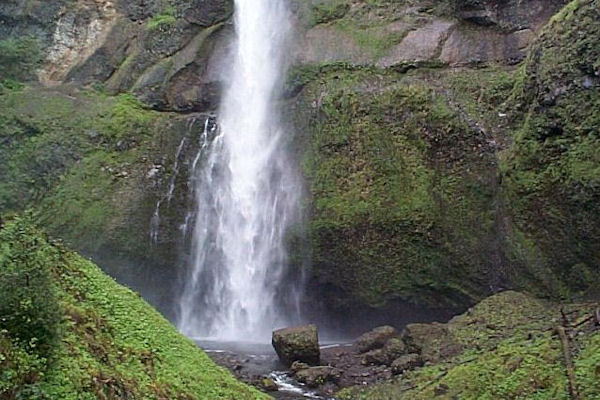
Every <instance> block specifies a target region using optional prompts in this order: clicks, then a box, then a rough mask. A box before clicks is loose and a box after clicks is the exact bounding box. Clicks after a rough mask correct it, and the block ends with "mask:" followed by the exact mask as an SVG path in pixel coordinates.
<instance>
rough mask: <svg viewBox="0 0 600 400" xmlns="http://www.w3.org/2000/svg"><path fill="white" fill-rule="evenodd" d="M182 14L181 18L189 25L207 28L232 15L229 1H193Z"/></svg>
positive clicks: (231, 6) (231, 4)
mask: <svg viewBox="0 0 600 400" xmlns="http://www.w3.org/2000/svg"><path fill="white" fill-rule="evenodd" d="M187 3H191V4H190V6H189V8H187V9H185V11H184V12H183V18H184V19H185V20H186V21H188V22H189V23H191V24H195V25H199V26H202V27H208V26H212V25H215V24H217V23H219V22H223V21H225V20H226V19H227V18H229V17H230V16H231V14H232V13H233V3H232V1H231V0H194V1H191V2H187Z"/></svg>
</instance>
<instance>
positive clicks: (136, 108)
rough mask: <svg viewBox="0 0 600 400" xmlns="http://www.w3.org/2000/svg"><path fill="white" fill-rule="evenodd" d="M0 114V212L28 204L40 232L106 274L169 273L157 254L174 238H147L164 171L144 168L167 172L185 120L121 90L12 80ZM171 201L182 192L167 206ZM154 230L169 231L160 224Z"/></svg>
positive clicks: (169, 214) (163, 255)
mask: <svg viewBox="0 0 600 400" xmlns="http://www.w3.org/2000/svg"><path fill="white" fill-rule="evenodd" d="M0 121H1V123H0V141H1V142H2V143H3V145H2V146H1V147H0V213H4V214H6V213H20V212H22V210H23V209H24V208H27V207H30V208H32V209H34V210H35V211H36V213H35V215H36V218H37V220H38V222H39V224H40V225H42V226H44V228H45V229H46V230H47V231H48V232H50V233H52V234H53V235H56V236H58V237H61V238H62V239H64V240H66V241H67V242H68V243H69V244H70V245H71V246H72V247H74V248H77V249H78V250H79V251H82V252H84V253H85V254H86V255H90V256H93V257H94V258H95V259H96V260H97V261H98V262H100V263H102V266H103V267H105V268H106V269H107V270H109V271H110V272H111V273H112V274H114V276H119V277H123V276H124V275H126V276H132V275H134V274H138V276H142V277H156V276H158V274H171V273H172V272H170V271H168V270H167V269H166V268H164V260H171V261H172V260H173V259H175V257H176V256H175V255H173V254H170V253H168V251H172V252H173V253H175V252H176V249H175V246H173V247H172V248H169V249H168V250H165V249H164V248H160V249H159V248H155V247H151V246H149V239H148V227H149V223H150V218H151V216H152V213H153V212H154V207H155V204H156V202H157V201H158V199H159V198H160V197H159V196H162V195H164V193H165V191H166V185H167V184H168V179H165V178H164V177H163V176H162V175H161V174H157V176H155V177H154V178H152V179H150V178H148V177H147V174H148V171H150V170H152V168H153V166H154V165H155V163H161V165H164V168H161V170H160V172H161V173H164V174H171V173H172V171H170V170H169V167H170V166H171V165H172V163H173V160H172V157H173V155H174V152H175V150H174V149H175V148H176V147H177V145H178V143H179V142H180V141H181V138H182V136H183V135H184V134H186V133H187V132H188V128H187V124H186V121H185V119H178V118H177V117H176V116H174V115H172V114H169V113H158V112H153V111H149V110H145V109H143V108H142V107H141V105H140V104H139V102H138V101H137V100H136V99H135V98H133V97H132V96H131V95H127V94H123V95H119V96H115V97H109V96H106V95H103V94H101V93H97V92H93V91H80V92H77V93H76V95H75V96H74V95H72V94H71V93H69V92H65V93H63V92H61V91H57V90H50V89H43V88H38V87H28V86H24V87H23V86H19V87H18V88H14V89H10V90H5V91H3V92H2V94H0ZM180 121H182V122H180ZM167 127H168V128H167ZM165 149H173V150H172V151H166V150H165ZM169 176H170V175H169ZM185 179H186V178H185V177H183V178H182V180H181V182H180V181H178V182H177V184H178V185H180V184H185ZM182 182H183V183H182ZM182 193H187V190H186V189H182ZM178 201H181V202H184V201H185V199H184V196H181V200H180V199H177V200H176V201H174V202H173V205H175V204H178V203H177V202H178ZM161 211H162V216H163V217H165V219H166V218H174V217H173V214H174V213H176V212H177V208H176V207H171V208H169V209H168V210H161ZM168 226H175V228H173V229H174V230H176V229H177V228H176V226H177V225H176V224H175V223H173V224H170V225H168ZM162 231H163V232H165V235H169V237H173V240H176V237H177V236H176V235H177V232H175V233H173V234H171V232H170V231H168V228H167V225H166V224H165V225H163V227H162ZM149 247H151V248H149ZM102 257H109V259H106V258H102ZM168 290H169V288H168V287H164V285H163V287H162V288H153V289H152V290H151V292H152V294H154V295H156V296H162V295H163V293H166V291H168Z"/></svg>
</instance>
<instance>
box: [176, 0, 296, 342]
mask: <svg viewBox="0 0 600 400" xmlns="http://www.w3.org/2000/svg"><path fill="white" fill-rule="evenodd" d="M284 2H285V1H284V0H235V27H236V42H235V44H234V51H233V64H232V70H231V78H230V79H229V85H228V88H227V89H226V91H225V94H224V98H223V101H222V104H221V107H220V110H219V121H218V125H219V127H218V128H217V127H215V126H212V127H209V125H210V124H209V122H208V121H207V123H206V124H205V129H204V132H203V133H202V135H201V139H200V141H201V143H200V152H199V153H198V157H197V158H196V160H194V163H193V165H192V169H193V176H192V180H193V182H192V186H193V189H194V193H195V200H196V210H195V222H194V224H195V225H194V233H193V243H192V251H191V254H192V260H191V262H190V268H189V270H188V275H187V277H186V282H185V286H184V291H183V293H182V296H181V299H180V321H179V328H180V330H181V331H182V332H183V333H184V334H186V335H188V336H191V337H204V338H214V339H219V340H245V341H248V340H254V341H264V340H266V339H267V338H270V333H271V330H272V329H273V328H274V327H278V326H281V325H283V324H285V323H288V322H289V318H290V315H289V314H290V312H289V309H288V308H286V307H284V305H285V304H291V303H293V302H294V296H295V295H296V291H295V290H293V288H292V287H291V286H290V285H287V286H286V285H285V282H284V280H285V273H286V264H287V258H286V251H285V243H284V235H285V234H286V231H287V228H289V227H290V225H291V224H293V223H295V222H296V218H297V209H298V197H299V192H300V188H299V185H298V181H297V179H296V175H295V173H294V167H293V161H292V160H291V158H290V157H289V156H286V151H285V148H286V145H287V144H288V143H287V142H286V140H288V138H289V135H285V132H283V131H282V129H281V127H280V124H279V123H278V118H277V116H276V115H277V112H276V110H275V106H274V97H275V96H276V95H277V91H278V86H279V84H280V82H281V77H282V73H283V72H284V57H283V54H284V51H285V47H286V46H285V45H286V39H287V36H288V33H289V16H288V10H287V9H286V6H285V4H284Z"/></svg>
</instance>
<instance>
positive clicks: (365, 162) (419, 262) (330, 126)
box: [295, 65, 538, 307]
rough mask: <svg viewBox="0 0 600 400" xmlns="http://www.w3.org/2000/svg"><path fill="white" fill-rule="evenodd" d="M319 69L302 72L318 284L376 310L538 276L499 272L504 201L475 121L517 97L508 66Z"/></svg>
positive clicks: (486, 137)
mask: <svg viewBox="0 0 600 400" xmlns="http://www.w3.org/2000/svg"><path fill="white" fill-rule="evenodd" d="M312 73H313V75H311V73H309V72H307V71H301V72H299V75H300V76H302V77H304V78H303V79H305V80H307V81H308V82H309V83H308V84H307V85H306V87H305V88H304V91H303V93H302V97H303V98H304V99H308V100H304V101H306V104H304V105H301V106H299V107H300V108H306V109H307V110H308V111H306V112H305V113H306V114H307V115H303V116H302V119H303V120H306V121H308V123H307V127H306V128H305V129H306V131H308V132H310V135H311V136H310V139H309V141H310V144H309V145H308V146H309V151H308V153H307V155H306V158H305V162H304V168H305V171H306V174H307V180H308V184H309V186H310V190H311V194H312V198H313V203H312V205H311V209H312V219H311V226H310V234H311V239H312V251H313V258H312V261H313V269H314V274H315V277H316V279H318V280H320V282H321V283H324V284H331V285H333V287H336V288H338V289H341V290H342V292H345V293H346V294H345V295H341V296H340V297H345V298H346V299H348V298H352V299H354V301H357V302H363V303H367V304H370V305H373V306H377V305H381V304H382V303H384V302H386V301H387V300H390V299H402V300H404V301H408V302H411V303H413V304H414V303H416V304H421V305H431V306H436V307H440V306H441V307H454V306H460V305H461V304H466V303H470V302H473V301H476V300H477V299H479V298H481V297H482V296H484V295H485V294H486V293H488V291H489V290H490V285H492V286H495V287H496V288H498V287H500V286H502V285H505V284H506V282H508V281H510V280H512V281H515V282H518V281H521V282H522V283H523V284H525V282H528V281H529V280H530V279H531V278H530V276H534V275H536V274H537V273H538V272H535V271H529V270H528V268H527V266H524V267H523V268H522V269H521V270H517V271H507V270H505V269H504V268H503V267H502V266H503V263H504V259H503V257H505V253H506V252H508V249H507V244H506V243H505V242H504V240H503V239H502V237H501V236H500V234H501V233H502V232H505V233H507V234H508V233H509V232H508V231H509V230H510V228H509V227H507V226H505V223H504V221H503V209H502V204H500V203H499V201H498V196H499V195H498V191H499V182H498V180H497V161H496V158H495V150H496V146H497V144H496V141H495V140H494V138H493V137H492V136H491V135H490V134H488V133H486V132H485V131H484V130H483V129H478V127H477V126H476V125H475V123H474V122H473V120H472V119H471V118H470V117H469V112H470V113H473V114H476V113H478V112H481V113H482V114H485V115H486V116H487V115H489V114H494V112H490V109H494V108H495V107H496V106H497V103H498V98H502V97H503V96H505V97H506V96H508V94H509V93H510V89H511V87H512V85H511V84H510V82H511V73H510V71H508V72H504V71H502V70H496V69H490V70H482V71H478V72H476V73H470V72H464V73H448V72H446V71H441V70H426V69H422V70H419V71H416V72H414V73H408V74H399V73H395V72H390V71H387V72H386V71H382V70H374V69H352V68H347V67H344V66H343V65H335V66H330V67H322V68H320V69H317V70H316V71H315V70H312ZM295 79H296V80H297V82H300V81H302V79H301V78H300V77H298V76H296V77H295ZM465 79H466V80H468V81H469V82H476V83H475V84H474V85H477V84H482V85H486V90H485V91H484V92H483V93H482V94H479V93H478V95H479V96H480V97H481V98H482V99H485V101H486V102H487V104H488V108H489V109H486V107H485V106H482V104H483V103H481V102H480V104H478V105H477V106H475V105H474V104H473V103H477V102H475V101H470V100H469V99H470V96H471V93H467V90H468V89H469V88H467V87H466V86H467V85H466V84H464V81H465ZM438 81H444V82H445V85H446V86H447V87H449V88H451V89H454V87H455V86H456V87H457V90H456V91H457V92H460V93H461V97H460V98H457V96H454V95H450V93H449V92H450V89H447V88H445V87H442V88H440V87H439V86H438V84H437V83H436V82H438ZM459 101H460V104H457V102H459ZM470 108H472V110H471V109H470ZM465 109H467V111H464V110H465ZM492 289H493V288H492Z"/></svg>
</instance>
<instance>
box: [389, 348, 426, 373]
mask: <svg viewBox="0 0 600 400" xmlns="http://www.w3.org/2000/svg"><path fill="white" fill-rule="evenodd" d="M422 365H423V360H422V359H421V356H419V355H418V354H415V353H411V354H406V355H403V356H400V357H399V358H397V359H395V360H394V362H392V373H393V374H395V375H398V374H401V373H402V372H404V371H407V370H409V369H413V368H417V367H420V366H422Z"/></svg>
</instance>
